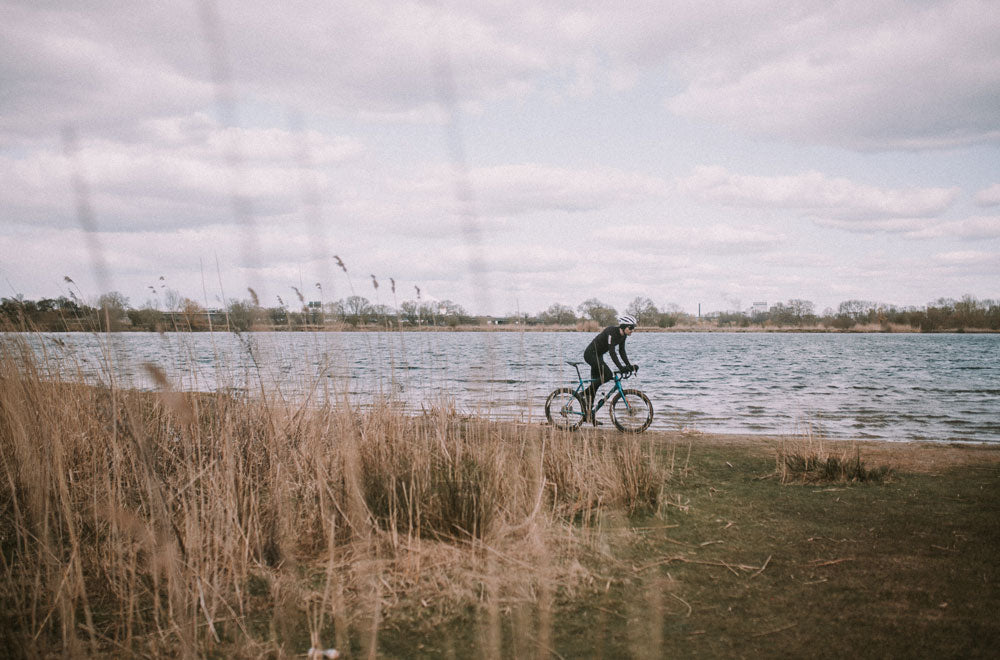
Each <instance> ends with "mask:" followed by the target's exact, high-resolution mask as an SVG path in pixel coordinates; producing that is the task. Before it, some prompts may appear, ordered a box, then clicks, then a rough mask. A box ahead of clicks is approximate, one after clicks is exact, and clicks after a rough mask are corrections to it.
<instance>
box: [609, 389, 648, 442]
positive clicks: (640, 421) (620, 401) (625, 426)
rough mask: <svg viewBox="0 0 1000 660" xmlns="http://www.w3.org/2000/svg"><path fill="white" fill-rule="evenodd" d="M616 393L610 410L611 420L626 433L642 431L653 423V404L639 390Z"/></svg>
mask: <svg viewBox="0 0 1000 660" xmlns="http://www.w3.org/2000/svg"><path fill="white" fill-rule="evenodd" d="M622 392H623V393H624V394H625V396H624V397H622V395H621V394H615V398H613V399H612V400H611V405H610V406H609V412H610V413H611V421H612V422H614V424H615V426H617V427H618V430H619V431H622V432H624V433H642V432H643V431H645V430H646V429H647V428H649V425H650V424H652V423H653V404H652V403H651V402H650V401H649V397H647V396H646V395H645V394H643V393H642V392H640V391H639V390H622Z"/></svg>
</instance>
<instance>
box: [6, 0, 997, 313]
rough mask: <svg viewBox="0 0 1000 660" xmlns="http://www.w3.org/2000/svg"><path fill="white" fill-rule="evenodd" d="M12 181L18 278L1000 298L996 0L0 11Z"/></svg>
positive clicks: (149, 293)
mask: <svg viewBox="0 0 1000 660" xmlns="http://www.w3.org/2000/svg"><path fill="white" fill-rule="evenodd" d="M613 5H614V6H615V7H621V6H627V7H628V9H627V10H623V9H620V8H612V6H613ZM0 181H2V186H0V254H2V258H0V294H2V295H3V296H5V297H9V296H13V295H16V294H23V295H24V296H26V297H28V298H35V299H37V298H41V297H55V296H58V295H64V294H66V293H68V292H69V290H70V286H71V285H70V284H68V283H67V282H66V281H65V279H64V278H65V277H67V276H68V277H70V278H72V280H73V281H74V282H75V286H74V288H73V290H74V291H76V290H77V288H78V289H79V293H80V294H82V295H83V296H85V297H93V296H96V295H97V294H99V293H101V292H103V291H107V290H118V291H120V292H122V293H124V294H125V295H126V296H128V297H129V299H130V301H131V303H132V305H133V306H136V307H138V306H140V305H142V304H144V303H145V302H146V301H147V300H148V301H152V302H154V303H157V302H158V301H159V300H161V299H162V298H163V292H164V291H165V288H170V289H174V290H176V291H178V292H180V293H181V294H182V295H185V296H188V297H191V298H194V299H196V300H199V301H201V302H203V303H207V304H209V305H210V306H215V305H218V304H219V301H221V300H223V299H226V300H229V299H236V298H247V297H248V296H249V294H248V293H247V288H248V287H253V288H254V290H255V291H256V292H257V293H258V294H259V296H260V299H261V302H262V303H263V304H265V305H272V304H275V303H276V302H277V297H278V296H281V297H282V299H283V300H285V301H286V302H289V301H291V300H294V298H295V295H296V294H295V293H294V292H293V290H292V287H297V288H299V290H301V291H302V292H303V293H304V294H305V295H306V296H307V297H308V298H310V299H320V298H322V299H324V300H331V299H337V298H342V297H345V296H347V295H351V292H352V288H353V291H355V292H356V293H358V294H360V295H365V296H366V297H368V298H370V299H372V300H376V299H377V300H380V301H381V302H390V303H391V302H392V300H391V296H392V294H391V293H390V291H389V278H390V277H391V278H393V279H394V281H395V283H396V287H397V298H398V299H399V300H403V299H410V298H413V297H415V288H414V287H417V286H419V287H420V289H421V291H422V294H423V296H424V297H426V298H438V299H451V300H453V301H456V302H458V303H460V304H462V305H463V306H465V307H466V308H467V309H469V310H470V311H475V312H489V313H497V314H499V313H506V312H511V311H515V310H520V311H522V312H524V311H528V312H536V311H540V310H543V309H545V308H547V307H548V306H549V305H551V304H552V303H563V304H568V305H571V306H574V307H575V306H576V305H578V304H579V303H580V302H582V301H583V300H585V299H587V298H592V297H596V298H598V299H600V300H602V301H604V302H606V303H608V304H611V305H612V306H615V307H617V308H619V309H624V307H625V306H626V305H627V304H628V303H629V302H630V301H631V300H632V299H634V298H635V297H636V296H645V297H649V298H651V299H652V300H653V301H654V302H655V303H657V304H658V305H666V304H668V303H675V304H678V305H680V306H681V307H683V308H685V309H686V310H687V311H692V312H693V311H696V310H697V307H698V304H699V303H701V305H702V309H703V311H705V312H708V311H715V310H726V309H743V308H747V307H749V306H750V304H751V303H752V302H754V301H768V302H775V301H778V300H788V299H791V298H804V299H807V300H811V301H813V302H814V303H815V304H816V307H817V310H818V311H822V310H823V309H824V308H826V307H836V305H837V304H838V303H839V302H840V301H843V300H847V299H854V298H861V299H867V300H875V301H883V302H889V303H894V304H900V305H923V304H926V303H927V302H930V301H932V300H935V299H936V298H938V297H943V296H944V297H956V298H957V297H960V296H962V295H964V294H971V295H974V296H977V297H979V298H1000V10H998V5H997V3H996V2H995V1H991V0H987V1H983V2H975V1H961V0H956V1H943V0H942V1H934V0H922V1H919V2H916V1H913V0H901V1H894V0H884V1H880V2H871V0H844V1H840V2H838V1H835V0H833V1H831V0H816V1H811V0H741V1H734V2H727V3H705V2H704V1H703V0H690V1H688V0H684V1H678V0H660V1H657V2H646V1H634V2H630V3H625V5H622V3H608V2H588V1H586V0H583V1H581V0H573V1H571V2H570V1H563V0H549V1H546V2H536V1H534V0H532V1H527V0H512V1H510V2H502V1H493V0H484V1H476V2H453V1H451V0H437V1H435V0H426V1H407V0H399V1H390V2H378V1H375V2H343V1H338V0H332V1H328V2H313V1H301V0H289V1H286V2H280V3H275V2H263V1H261V0H240V1H238V2H237V1H236V0H190V1H189V2H167V3H164V2H145V1H136V2H128V3H123V2H117V1H111V0H107V1H102V0H72V1H69V0H65V1H62V0H30V1H25V2H22V1H20V0H2V3H0ZM333 255H338V256H339V257H340V258H341V259H342V260H343V262H344V263H345V264H346V266H347V268H348V274H346V275H345V273H344V272H342V271H341V270H340V268H338V267H337V265H336V262H335V261H334V260H333ZM373 274H374V275H375V276H376V277H377V278H378V279H379V281H380V283H381V284H382V285H383V286H381V287H380V288H379V290H378V291H376V290H375V289H374V288H373V286H372V281H371V277H370V276H371V275H373ZM161 278H162V279H161ZM317 285H318V286H317Z"/></svg>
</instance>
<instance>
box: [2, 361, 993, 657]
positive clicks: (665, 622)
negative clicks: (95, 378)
mask: <svg viewBox="0 0 1000 660" xmlns="http://www.w3.org/2000/svg"><path fill="white" fill-rule="evenodd" d="M151 374H152V376H153V378H154V380H155V381H157V382H158V383H159V386H160V391H159V392H158V393H155V394H153V393H141V392H136V391H131V390H127V389H119V388H116V387H111V386H105V387H90V386H82V385H79V384H76V383H74V382H67V381H62V380H59V379H58V378H55V377H54V376H52V375H50V374H49V373H48V371H47V370H46V365H45V364H44V363H43V362H42V363H40V362H39V361H38V360H37V359H36V358H35V357H34V356H33V355H31V354H30V353H28V352H27V351H26V349H25V347H24V346H23V345H22V344H20V343H19V342H17V341H5V342H4V343H3V344H2V354H0V570H2V574H3V577H2V580H0V636H2V639H0V647H2V648H5V649H9V650H10V653H11V654H12V655H14V656H15V657H46V656H49V655H67V656H71V657H218V658H222V657H226V658H229V657H241V658H288V657H303V656H304V654H305V653H306V651H307V650H308V649H309V648H331V647H336V648H338V649H339V650H340V651H341V652H342V653H343V654H344V655H345V656H346V657H386V658H412V657H428V658H431V657H470V656H471V657H502V656H511V657H519V658H520V657H637V658H642V657H666V656H672V655H676V656H682V657H719V656H724V657H731V656H752V655H768V656H774V655H780V656H789V657H803V656H809V657H813V656H818V657H842V656H844V655H854V656H862V657H867V656H878V657H900V656H911V655H913V656H918V657H927V656H935V657H939V656H944V657H986V656H989V655H991V654H992V653H993V649H995V648H996V647H997V645H998V644H1000V624H998V623H997V620H996V617H995V612H996V611H997V610H998V608H1000V589H998V583H1000V569H998V568H997V565H996V562H995V557H994V555H995V548H996V547H998V546H1000V525H998V524H997V520H1000V468H998V466H1000V452H998V451H989V450H986V449H980V448H974V447H964V448H954V447H947V446H936V447H918V446H907V447H906V448H905V449H896V450H895V453H893V454H892V455H889V454H888V453H887V452H888V450H887V449H886V447H885V446H884V445H882V446H880V445H863V446H862V445H850V446H846V447H845V448H842V446H840V445H836V444H835V443H829V442H825V443H821V442H819V441H818V440H817V439H815V438H810V437H805V438H799V439H795V440H788V439H783V440H775V441H769V440H764V439H756V440H753V441H749V440H747V439H742V440H740V439H735V440H734V439H726V438H719V437H713V436H705V435H698V434H690V433H683V432H678V433H671V434H645V435H642V436H638V437H636V436H628V435H622V434H618V433H615V432H613V431H610V432H609V431H602V432H597V431H589V430H588V431H586V432H580V433H561V432H556V431H554V430H552V429H549V428H546V427H542V426H527V425H517V424H501V423H495V422H489V421H484V420H478V419H468V418H463V417H461V416H459V415H456V414H455V413H454V411H453V410H451V409H449V407H448V406H447V405H441V406H438V407H436V408H433V409H431V410H429V411H428V412H427V414H424V415H422V416H417V417H413V416H406V415H402V414H400V413H399V412H398V411H396V410H394V409H393V408H392V407H391V406H388V405H386V406H382V407H376V408H372V409H365V410H360V409H357V408H354V407H352V406H351V405H350V404H349V403H348V402H347V401H346V400H344V401H342V402H340V403H337V404H331V405H326V406H316V407H310V408H306V407H296V406H292V405H288V404H285V403H281V402H276V401H271V400H267V399H266V398H260V397H257V398H249V397H240V396H231V395H222V394H200V395H195V394H190V393H182V392H176V391H174V390H173V389H172V388H171V387H170V383H169V382H168V381H167V380H166V378H165V377H164V376H163V374H162V373H160V372H158V371H157V370H156V369H155V368H152V369H151ZM331 400H334V401H336V400H337V398H336V396H334V397H331ZM799 459H801V461H799ZM831 459H833V460H832V461H831ZM871 459H874V461H873V464H874V465H875V466H876V467H874V468H871V467H868V464H869V463H871V462H872V460H871ZM800 463H801V464H800ZM800 467H801V469H799V468H800ZM890 467H891V468H892V470H891V471H890V470H889V468H890ZM814 468H819V470H818V471H817V469H814ZM824 471H826V472H825V473H824ZM883 472H884V474H883ZM872 474H875V475H879V474H881V476H882V478H881V479H877V478H876V479H869V478H867V477H868V476H870V475H872ZM775 477H778V478H775ZM862 477H864V478H862Z"/></svg>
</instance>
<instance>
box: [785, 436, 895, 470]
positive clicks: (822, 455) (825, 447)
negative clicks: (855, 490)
mask: <svg viewBox="0 0 1000 660" xmlns="http://www.w3.org/2000/svg"><path fill="white" fill-rule="evenodd" d="M774 475H775V476H776V477H777V478H778V479H780V480H781V483H815V482H835V483H837V482H839V483H846V482H859V481H873V482H879V483H880V482H883V481H886V480H887V479H889V478H890V477H891V475H892V470H891V469H890V468H889V467H888V466H885V465H880V466H878V467H875V468H870V467H867V466H866V465H865V463H864V461H862V460H861V449H860V447H859V446H858V445H857V443H833V444H828V443H827V442H825V441H824V439H823V437H822V436H818V435H814V434H813V433H812V432H811V431H809V432H806V433H804V434H803V435H801V436H799V437H796V438H785V439H782V441H781V444H780V445H779V446H778V448H777V452H776V455H775V472H774Z"/></svg>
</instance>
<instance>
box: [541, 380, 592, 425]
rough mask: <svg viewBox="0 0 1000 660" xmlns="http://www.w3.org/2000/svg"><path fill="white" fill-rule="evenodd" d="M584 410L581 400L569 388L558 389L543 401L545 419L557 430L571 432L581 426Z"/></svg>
mask: <svg viewBox="0 0 1000 660" xmlns="http://www.w3.org/2000/svg"><path fill="white" fill-rule="evenodd" d="M585 410H586V409H585V408H584V407H583V399H581V398H580V395H579V394H577V393H576V391H575V390H573V389H571V388H569V387H560V388H559V389H557V390H555V391H554V392H552V394H550V395H549V398H548V399H546V400H545V417H546V418H547V419H548V420H549V423H550V424H552V426H555V427H556V428H559V429H567V430H573V429H575V428H577V427H578V426H580V424H583V419H584V417H585V416H586V415H585V412H584V411H585Z"/></svg>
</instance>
